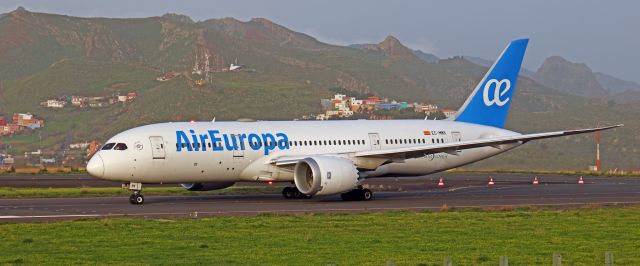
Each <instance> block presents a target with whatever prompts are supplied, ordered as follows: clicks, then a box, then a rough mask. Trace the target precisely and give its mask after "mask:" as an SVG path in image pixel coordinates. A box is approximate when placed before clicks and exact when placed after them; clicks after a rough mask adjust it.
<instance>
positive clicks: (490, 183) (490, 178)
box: [487, 177, 495, 186]
mask: <svg viewBox="0 0 640 266" xmlns="http://www.w3.org/2000/svg"><path fill="white" fill-rule="evenodd" d="M493 185H495V184H494V183H493V177H489V184H487V186H493Z"/></svg>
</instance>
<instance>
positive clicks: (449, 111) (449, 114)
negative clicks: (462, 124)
mask: <svg viewBox="0 0 640 266" xmlns="http://www.w3.org/2000/svg"><path fill="white" fill-rule="evenodd" d="M440 111H442V113H443V114H444V115H445V116H446V117H447V118H450V117H454V116H455V115H456V113H457V112H458V111H457V110H453V109H447V108H443V109H442V110H440Z"/></svg>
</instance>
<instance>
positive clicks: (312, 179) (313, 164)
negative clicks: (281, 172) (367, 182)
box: [293, 156, 358, 196]
mask: <svg viewBox="0 0 640 266" xmlns="http://www.w3.org/2000/svg"><path fill="white" fill-rule="evenodd" d="M293 180H294V182H295V184H296V187H297V188H298V190H299V191H300V192H302V193H303V194H307V195H311V196H313V195H331V194H338V193H342V192H347V191H350V190H352V189H354V188H356V187H357V186H358V170H357V169H356V166H355V165H354V164H353V162H352V161H351V160H348V159H344V158H339V157H333V156H314V157H308V158H305V159H303V160H300V161H298V163H296V166H295V168H294V170H293Z"/></svg>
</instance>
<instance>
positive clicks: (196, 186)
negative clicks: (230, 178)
mask: <svg viewBox="0 0 640 266" xmlns="http://www.w3.org/2000/svg"><path fill="white" fill-rule="evenodd" d="M235 183H236V182H211V183H182V184H180V185H181V186H182V187H183V188H185V189H186V190H189V191H209V190H216V189H223V188H228V187H230V186H233V184H235Z"/></svg>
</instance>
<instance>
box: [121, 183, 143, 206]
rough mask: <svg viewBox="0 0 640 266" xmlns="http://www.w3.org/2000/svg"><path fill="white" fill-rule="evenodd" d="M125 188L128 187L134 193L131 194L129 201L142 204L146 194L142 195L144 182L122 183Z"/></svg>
mask: <svg viewBox="0 0 640 266" xmlns="http://www.w3.org/2000/svg"><path fill="white" fill-rule="evenodd" d="M122 187H123V188H128V189H129V190H131V191H132V192H133V193H132V194H131V196H129V203H131V204H134V205H142V203H144V196H142V183H129V184H122Z"/></svg>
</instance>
